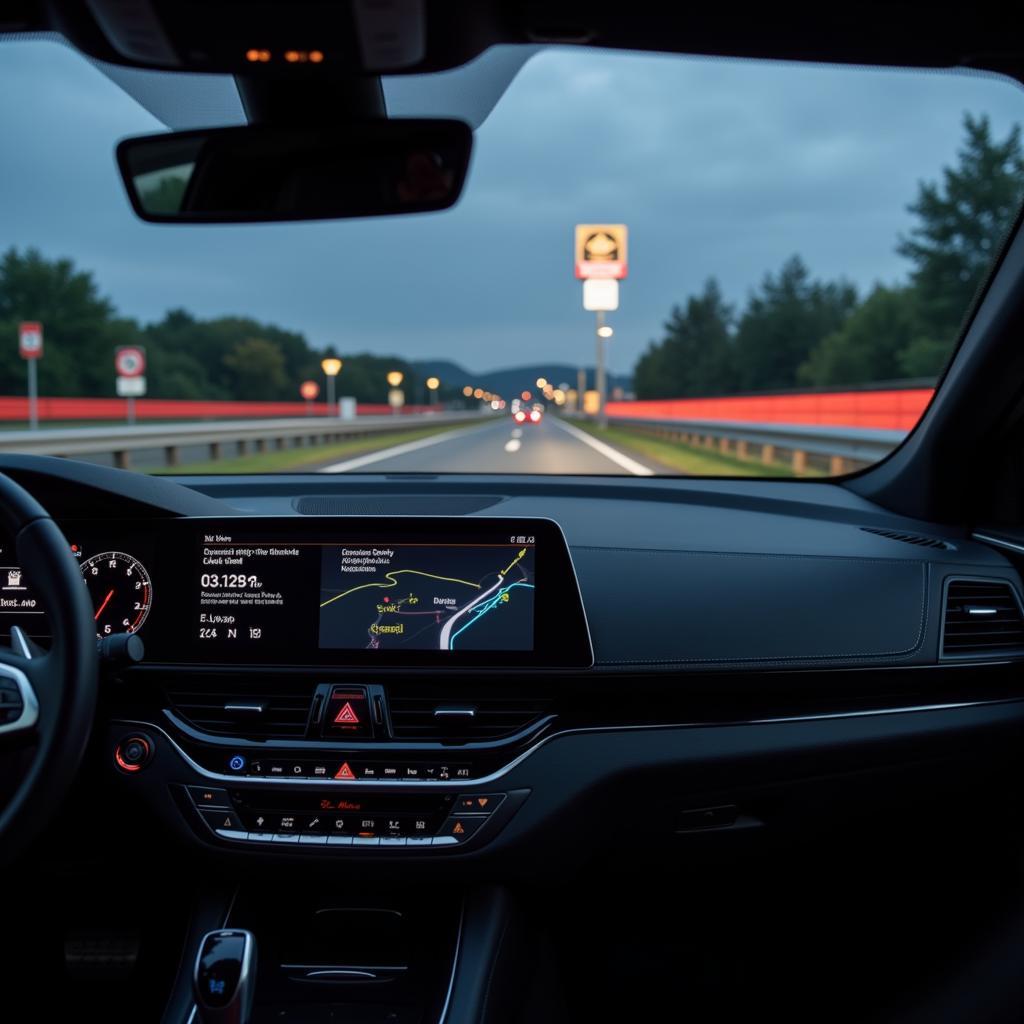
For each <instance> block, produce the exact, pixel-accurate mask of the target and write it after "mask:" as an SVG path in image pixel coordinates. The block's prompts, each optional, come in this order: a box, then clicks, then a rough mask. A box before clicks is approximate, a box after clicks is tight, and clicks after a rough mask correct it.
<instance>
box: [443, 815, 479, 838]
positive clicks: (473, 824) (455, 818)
mask: <svg viewBox="0 0 1024 1024" xmlns="http://www.w3.org/2000/svg"><path fill="white" fill-rule="evenodd" d="M486 820H487V818H486V816H484V815H472V816H469V815H454V814H453V815H452V816H451V817H450V818H449V819H448V820H447V821H446V822H445V823H444V825H443V826H442V828H441V831H440V833H439V834H440V835H442V836H451V837H452V838H453V839H455V840H456V841H457V842H460V843H464V842H465V841H466V840H467V839H468V838H469V837H470V836H471V835H473V833H474V832H476V830H477V829H478V828H479V827H480V826H481V825H482V824H483V823H484V822H485V821H486Z"/></svg>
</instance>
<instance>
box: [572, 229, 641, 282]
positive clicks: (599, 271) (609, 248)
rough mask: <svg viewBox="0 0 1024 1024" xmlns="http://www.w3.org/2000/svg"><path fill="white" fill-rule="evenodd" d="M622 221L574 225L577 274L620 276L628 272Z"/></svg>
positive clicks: (583, 275) (625, 240) (625, 231)
mask: <svg viewBox="0 0 1024 1024" xmlns="http://www.w3.org/2000/svg"><path fill="white" fill-rule="evenodd" d="M627 243H628V231H627V229H626V225H625V224H577V225H576V276H577V277H579V278H584V279H586V278H588V277H605V278H615V279H616V280H619V279H621V278H623V277H625V276H626V275H627V274H628V273H629V259H628V252H627Z"/></svg>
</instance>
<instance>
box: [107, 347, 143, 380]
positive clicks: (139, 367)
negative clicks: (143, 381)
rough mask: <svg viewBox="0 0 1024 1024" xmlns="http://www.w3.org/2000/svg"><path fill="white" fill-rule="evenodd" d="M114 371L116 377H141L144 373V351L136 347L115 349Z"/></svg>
mask: <svg viewBox="0 0 1024 1024" xmlns="http://www.w3.org/2000/svg"><path fill="white" fill-rule="evenodd" d="M114 369H115V370H117V375H118V377H141V376H142V375H143V374H144V373H145V372H146V350H145V349H144V348H140V347H139V346H138V345H122V346H121V347H120V348H118V349H115V350H114Z"/></svg>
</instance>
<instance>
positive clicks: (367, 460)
mask: <svg viewBox="0 0 1024 1024" xmlns="http://www.w3.org/2000/svg"><path fill="white" fill-rule="evenodd" d="M493 425H494V424H492V423H488V424H486V426H488V427H490V426H493ZM410 429H413V428H412V427H410ZM477 429H478V430H479V429H481V428H479V427H478V428H477ZM470 433H472V431H469V430H459V429H455V430H445V431H443V432H442V433H440V434H433V435H431V436H430V437H422V438H420V439H419V440H418V441H409V442H407V443H406V444H396V445H395V446H394V447H393V448H381V449H380V451H376V452H370V453H369V454H367V455H360V456H358V457H357V458H354V459H346V460H345V461H344V462H335V463H334V464H333V465H331V466H324V468H323V469H321V470H318V472H320V473H348V472H350V471H351V470H353V469H360V468H362V467H363V466H369V465H372V464H373V463H374V462H383V461H384V460H385V459H391V458H394V457H395V456H397V455H406V454H408V453H409V452H417V451H419V450H420V449H421V448H429V447H430V446H431V445H432V444H440V443H441V442H442V441H450V440H452V439H453V438H455V437H465V436H466V435H467V434H470Z"/></svg>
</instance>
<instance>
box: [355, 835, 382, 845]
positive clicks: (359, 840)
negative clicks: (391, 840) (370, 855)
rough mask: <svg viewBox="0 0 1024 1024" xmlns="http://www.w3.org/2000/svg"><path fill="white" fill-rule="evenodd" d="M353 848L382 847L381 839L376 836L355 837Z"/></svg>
mask: <svg viewBox="0 0 1024 1024" xmlns="http://www.w3.org/2000/svg"><path fill="white" fill-rule="evenodd" d="M352 845H353V846H380V839H378V838H377V837H376V836H353V837H352Z"/></svg>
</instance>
